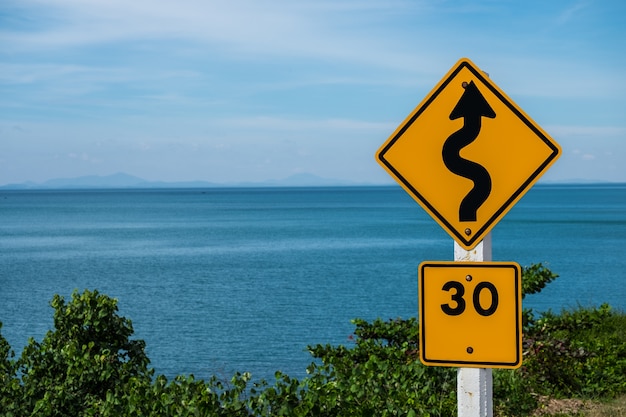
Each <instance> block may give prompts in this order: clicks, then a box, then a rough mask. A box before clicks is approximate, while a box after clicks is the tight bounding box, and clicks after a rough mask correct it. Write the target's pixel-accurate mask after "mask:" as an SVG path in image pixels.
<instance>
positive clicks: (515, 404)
mask: <svg viewBox="0 0 626 417" xmlns="http://www.w3.org/2000/svg"><path fill="white" fill-rule="evenodd" d="M555 278H556V275H555V274H553V273H552V272H551V271H550V270H549V269H547V268H545V267H544V266H542V265H541V264H537V265H532V266H530V267H528V268H524V271H523V280H524V281H523V282H524V284H523V291H524V293H525V294H530V293H536V292H539V291H540V290H541V289H542V288H543V287H544V286H545V285H546V284H547V283H549V282H550V281H552V280H554V279H555ZM51 305H52V307H53V308H54V310H55V313H54V329H53V330H51V331H49V332H48V333H47V334H46V336H45V337H44V338H43V340H42V341H41V342H40V343H39V342H36V341H34V340H32V339H31V340H30V341H29V342H28V344H27V346H26V347H25V348H24V350H23V352H22V354H21V356H19V357H17V358H16V357H15V355H14V353H13V352H12V351H11V347H10V346H9V344H8V343H7V341H6V340H5V339H4V338H3V337H2V336H1V334H0V415H1V416H101V417H106V416H111V417H112V416H235V417H237V416H259V417H263V416H400V415H402V416H451V415H456V393H455V391H456V371H455V369H453V368H443V367H426V366H423V365H422V364H421V363H420V361H419V346H418V342H417V341H418V340H419V338H418V335H419V327H418V324H417V320H416V319H414V318H411V319H406V320H403V319H395V320H388V321H383V320H381V319H377V320H374V321H373V322H367V321H365V320H360V319H356V320H354V321H353V323H354V325H355V331H354V336H353V340H354V345H353V346H351V347H346V346H341V345H340V346H331V345H317V346H309V351H310V353H311V355H312V357H313V358H314V359H313V361H312V363H311V365H310V366H309V367H308V369H307V373H308V376H307V377H306V378H303V379H302V380H298V379H295V378H291V377H289V376H288V375H286V374H283V373H280V372H277V373H276V376H275V377H276V378H275V381H272V382H267V381H263V380H262V381H257V382H254V381H252V379H251V375H250V374H248V373H238V374H236V375H234V376H233V377H232V379H231V380H230V381H223V380H220V379H218V378H216V377H213V378H211V379H209V380H208V381H203V380H196V379H195V378H194V377H193V375H189V376H182V375H181V376H178V377H176V378H174V379H173V380H171V381H168V380H167V378H166V377H164V376H154V371H153V370H152V369H150V368H149V360H148V357H147V356H146V353H145V343H144V342H143V341H141V340H132V339H131V337H132V335H133V327H132V323H131V321H130V320H129V319H127V318H124V317H120V316H119V315H118V309H117V300H115V299H112V298H110V297H108V296H106V295H104V294H100V293H98V291H84V292H83V293H78V292H74V293H73V294H72V299H71V300H70V301H69V302H66V301H65V300H64V299H63V297H61V296H58V295H55V296H54V298H53V299H52V302H51ZM0 329H1V323H0ZM524 332H525V334H524V361H523V366H522V367H521V368H520V369H516V370H495V371H494V407H495V409H496V414H497V415H500V416H523V415H529V414H530V413H531V412H532V410H534V409H535V408H536V406H537V398H538V397H539V396H542V395H548V396H552V397H579V398H611V397H614V396H617V395H623V394H624V392H626V378H624V375H626V316H625V315H624V314H623V313H618V312H615V311H613V310H611V308H610V307H609V306H608V305H602V306H600V307H598V308H587V309H583V308H579V309H577V310H574V311H564V312H562V313H560V314H555V313H552V312H547V313H543V314H540V315H538V317H535V315H534V314H533V312H532V311H525V312H524Z"/></svg>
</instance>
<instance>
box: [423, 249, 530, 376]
mask: <svg viewBox="0 0 626 417" xmlns="http://www.w3.org/2000/svg"><path fill="white" fill-rule="evenodd" d="M418 287H419V304H420V307H419V322H420V359H421V361H422V363H424V364H425V365H430V366H458V367H466V368H472V367H474V368H510V369H512V368H518V367H520V366H521V365H522V289H521V287H522V271H521V268H520V266H519V265H518V264H517V263H514V262H432V261H427V262H422V263H421V264H420V266H419V276H418Z"/></svg>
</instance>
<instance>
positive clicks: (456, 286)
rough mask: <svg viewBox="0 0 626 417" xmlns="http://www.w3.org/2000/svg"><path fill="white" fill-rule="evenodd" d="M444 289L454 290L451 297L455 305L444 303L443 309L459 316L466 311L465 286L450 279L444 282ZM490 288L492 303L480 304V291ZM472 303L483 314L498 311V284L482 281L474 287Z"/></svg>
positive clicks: (449, 313) (451, 314)
mask: <svg viewBox="0 0 626 417" xmlns="http://www.w3.org/2000/svg"><path fill="white" fill-rule="evenodd" d="M441 289H442V290H443V291H450V290H454V293H453V294H452V295H451V296H450V299H451V300H452V301H454V305H453V306H451V305H450V304H442V305H441V310H442V311H443V312H444V313H446V314H447V315H449V316H458V315H459V314H462V313H463V312H464V311H465V299H464V298H463V296H464V295H465V287H464V286H463V284H462V283H460V282H458V281H448V282H446V283H445V284H443V287H442V288H441ZM485 289H486V290H488V291H489V292H490V293H491V305H489V307H487V308H483V306H482V305H481V304H480V293H481V292H482V291H483V290H485ZM472 304H474V310H476V312H477V313H478V314H480V315H481V316H485V317H487V316H491V315H492V314H493V313H495V312H496V310H497V308H498V290H497V289H496V286H495V285H493V284H492V283H490V282H480V283H478V285H476V288H474V294H473V296H472Z"/></svg>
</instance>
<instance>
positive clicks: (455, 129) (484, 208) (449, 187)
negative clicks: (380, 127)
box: [377, 58, 561, 250]
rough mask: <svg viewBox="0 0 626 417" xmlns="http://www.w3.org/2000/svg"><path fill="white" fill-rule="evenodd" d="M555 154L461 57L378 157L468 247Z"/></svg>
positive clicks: (540, 134)
mask: <svg viewBox="0 0 626 417" xmlns="http://www.w3.org/2000/svg"><path fill="white" fill-rule="evenodd" d="M560 154H561V148H560V147H559V145H558V144H557V143H556V142H555V141H554V140H553V139H552V138H550V136H548V134H547V133H546V132H544V131H543V130H542V129H541V128H540V127H539V126H538V125H537V124H536V123H535V122H534V121H533V120H532V119H531V118H530V117H529V116H528V115H526V113H524V111H523V110H522V109H520V108H519V107H518V106H517V105H516V104H515V103H514V102H513V100H511V99H510V98H509V97H508V96H507V95H506V94H505V93H504V92H503V91H502V90H500V88H498V86H496V85H495V84H494V83H493V82H492V81H491V80H490V79H489V78H488V76H487V75H486V74H485V73H483V72H482V71H480V70H479V69H478V68H477V67H476V66H475V65H474V64H473V63H472V62H471V61H470V60H468V59H465V58H464V59H461V60H459V62H457V63H456V65H455V66H454V67H452V69H451V70H450V71H449V72H448V73H447V74H446V75H445V76H444V77H443V79H442V80H441V81H440V82H439V83H438V84H437V85H436V86H435V88H434V89H433V90H432V91H431V92H430V93H429V94H428V95H427V96H426V97H425V98H424V100H423V101H422V102H421V103H420V104H419V105H418V106H417V107H416V108H415V110H413V112H412V113H411V114H409V116H408V117H407V118H406V119H405V120H404V121H403V122H402V124H401V125H400V126H399V127H398V128H397V129H396V131H395V132H393V134H392V135H391V136H390V137H389V139H387V141H386V142H385V143H384V144H383V145H382V147H381V148H380V149H379V150H378V152H377V160H378V162H379V163H380V164H381V165H382V166H383V168H385V170H387V172H388V173H389V174H390V175H391V176H392V177H393V178H394V179H395V180H396V181H397V182H398V183H399V184H400V185H401V186H402V187H403V188H404V189H405V190H406V191H407V192H408V193H409V194H410V195H411V196H412V197H413V198H414V199H415V200H416V201H417V202H418V203H419V204H420V205H421V206H422V207H423V208H424V209H425V210H426V211H427V212H428V213H429V214H430V215H431V216H432V217H433V218H434V219H435V220H436V221H437V222H438V223H439V224H440V225H441V226H442V227H443V228H444V229H445V230H446V231H447V232H448V233H449V234H450V235H451V236H452V238H453V239H454V240H456V241H457V242H458V243H459V245H461V246H462V247H463V248H464V249H466V250H470V249H472V248H473V247H474V246H476V245H477V244H478V243H479V242H480V241H481V240H482V239H483V238H484V236H485V235H486V234H487V233H489V231H490V230H491V229H492V228H493V227H494V226H495V224H496V223H497V222H498V221H499V220H500V219H501V218H502V217H503V216H504V215H505V214H506V213H507V212H508V210H509V209H510V208H511V207H512V206H513V205H514V204H515V203H517V201H519V199H520V198H521V197H522V196H523V195H524V194H525V193H526V191H528V190H529V189H530V187H532V185H533V184H534V183H535V182H536V181H537V180H538V179H539V177H540V176H541V175H543V173H544V172H545V171H546V170H547V169H548V168H549V167H550V166H551V165H552V164H553V163H554V162H555V160H556V159H557V158H558V157H559V156H560Z"/></svg>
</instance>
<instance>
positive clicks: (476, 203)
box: [441, 81, 496, 222]
mask: <svg viewBox="0 0 626 417" xmlns="http://www.w3.org/2000/svg"><path fill="white" fill-rule="evenodd" d="M459 117H463V127H462V128H461V129H459V130H457V131H456V132H454V133H453V134H451V135H450V136H449V137H448V139H446V141H445V143H444V144H443V150H442V152H441V153H442V156H443V163H444V164H445V165H446V167H447V168H448V169H449V170H450V171H452V172H453V173H455V174H457V175H460V176H462V177H465V178H468V179H470V180H472V181H473V182H474V187H473V188H472V189H471V190H470V192H469V193H467V195H466V196H465V198H464V199H463V201H461V206H460V208H459V221H462V222H470V221H476V212H477V211H478V208H479V207H480V206H481V205H482V204H483V203H484V202H485V200H487V197H489V194H490V193H491V177H490V176H489V173H488V172H487V170H486V169H485V168H484V167H483V166H481V165H479V164H477V163H476V162H472V161H469V160H467V159H463V158H462V157H461V155H460V152H461V149H463V148H464V147H466V146H467V145H469V144H470V143H472V142H473V141H474V139H476V138H477V137H478V133H480V128H481V119H482V118H483V117H489V118H491V119H493V118H494V117H496V113H495V112H494V111H493V109H492V108H491V107H490V106H489V103H487V100H485V98H484V97H483V95H482V94H481V93H480V91H479V90H478V87H476V85H475V84H474V81H471V82H470V83H469V84H468V85H467V86H466V87H465V91H464V92H463V95H462V96H461V98H460V99H459V102H458V103H457V104H456V106H455V107H454V109H453V110H452V113H450V120H454V119H458V118H459Z"/></svg>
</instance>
